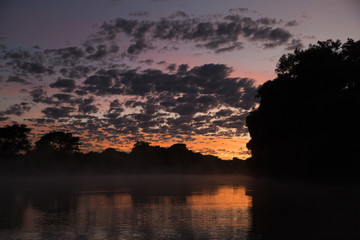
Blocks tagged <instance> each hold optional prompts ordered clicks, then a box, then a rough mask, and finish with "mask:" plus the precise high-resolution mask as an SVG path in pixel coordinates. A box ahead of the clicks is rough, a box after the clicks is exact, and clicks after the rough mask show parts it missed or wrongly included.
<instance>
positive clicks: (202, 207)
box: [0, 185, 252, 240]
mask: <svg viewBox="0 0 360 240" xmlns="http://www.w3.org/2000/svg"><path fill="white" fill-rule="evenodd" d="M181 188H184V186H181ZM189 189H190V191H189ZM189 189H188V186H186V187H185V190H184V189H180V190H179V191H175V192H173V193H172V194H163V192H156V191H155V192H149V193H144V191H136V189H135V190H134V189H133V188H131V187H129V188H122V189H120V190H119V189H110V190H106V191H88V190H83V189H81V190H80V189H75V190H74V189H73V190H71V191H66V192H65V193H64V192H61V191H60V192H56V191H55V192H50V193H47V192H36V191H34V192H23V193H21V194H20V193H19V192H17V193H15V195H14V196H13V197H15V198H21V199H22V201H23V202H20V203H19V206H20V208H18V210H20V209H22V213H21V214H20V215H19V216H18V217H21V221H20V222H19V224H17V225H16V226H15V225H14V226H9V227H8V228H3V227H0V238H1V239H3V238H4V237H5V238H6V239H79V240H80V239H81V240H90V239H204V238H205V239H232V238H240V239H247V234H248V231H249V230H250V228H251V213H250V208H251V204H252V203H251V202H252V199H251V196H248V195H246V190H245V187H242V186H233V185H226V186H221V185H219V186H211V187H210V186H201V187H197V188H191V187H190V188H189ZM0 215H1V212H0ZM2 217H4V215H2ZM5 217H6V216H5ZM8 217H10V218H11V216H8Z"/></svg>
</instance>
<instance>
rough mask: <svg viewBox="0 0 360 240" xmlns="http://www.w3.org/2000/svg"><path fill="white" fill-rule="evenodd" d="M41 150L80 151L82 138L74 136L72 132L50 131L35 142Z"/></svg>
mask: <svg viewBox="0 0 360 240" xmlns="http://www.w3.org/2000/svg"><path fill="white" fill-rule="evenodd" d="M35 145H36V149H37V150H38V151H40V152H61V153H69V154H70V153H74V152H77V151H79V146H80V138H79V137H73V136H72V133H64V132H59V131H57V132H55V131H54V132H49V133H47V134H45V135H44V136H42V137H41V138H40V140H39V141H37V142H36V143H35Z"/></svg>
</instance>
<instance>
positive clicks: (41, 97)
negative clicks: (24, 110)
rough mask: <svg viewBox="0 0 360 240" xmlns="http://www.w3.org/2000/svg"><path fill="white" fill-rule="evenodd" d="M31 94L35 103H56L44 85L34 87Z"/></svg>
mask: <svg viewBox="0 0 360 240" xmlns="http://www.w3.org/2000/svg"><path fill="white" fill-rule="evenodd" d="M29 94H30V97H31V100H32V101H33V102H35V103H46V104H53V103H54V101H53V99H52V98H50V97H48V96H47V92H46V90H45V89H44V87H43V86H38V87H34V88H32V89H31V91H30V92H29Z"/></svg>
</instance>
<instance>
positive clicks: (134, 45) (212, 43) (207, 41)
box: [95, 11, 297, 57]
mask: <svg viewBox="0 0 360 240" xmlns="http://www.w3.org/2000/svg"><path fill="white" fill-rule="evenodd" d="M231 12H233V11H231ZM177 17H180V18H177ZM281 22H282V20H280V19H275V18H268V17H262V18H258V19H253V18H250V17H243V16H241V15H238V14H231V15H227V16H225V17H224V18H223V19H222V20H212V19H206V18H205V17H189V16H188V15H187V14H186V13H183V12H177V13H176V14H175V15H174V14H173V15H171V16H169V17H167V18H161V19H160V20H155V21H153V20H152V21H150V20H136V19H124V18H118V19H116V20H114V21H109V22H105V23H104V24H103V25H102V27H101V30H100V31H99V32H98V33H97V34H96V36H97V37H96V38H95V39H97V40H99V39H103V41H110V40H111V41H113V40H115V39H116V38H117V37H118V36H120V35H121V34H125V35H127V36H128V37H129V39H130V42H131V43H130V45H129V46H128V47H127V49H126V54H127V55H128V56H129V57H134V56H137V55H139V54H141V53H143V52H145V51H148V50H154V49H157V48H158V45H156V44H155V43H156V41H157V40H160V41H166V42H167V43H170V44H171V43H173V44H174V43H179V42H183V43H192V44H194V46H195V47H198V48H206V49H209V50H213V51H214V52H216V53H222V52H226V51H235V50H241V49H242V48H243V46H242V41H240V40H245V39H246V40H248V41H253V42H260V43H262V46H263V48H265V49H266V48H273V47H277V46H281V45H286V43H288V42H289V41H290V40H291V39H292V37H293V35H292V33H291V32H289V31H288V30H286V29H284V28H281V27H279V26H277V25H278V24H279V23H281ZM296 23H297V22H294V21H289V22H288V23H287V26H290V25H293V24H296ZM168 48H169V47H168V46H166V47H165V48H162V49H168Z"/></svg>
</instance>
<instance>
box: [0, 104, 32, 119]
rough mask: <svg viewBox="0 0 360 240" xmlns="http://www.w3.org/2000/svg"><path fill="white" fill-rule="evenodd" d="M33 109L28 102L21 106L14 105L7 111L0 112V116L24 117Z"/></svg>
mask: <svg viewBox="0 0 360 240" xmlns="http://www.w3.org/2000/svg"><path fill="white" fill-rule="evenodd" d="M30 109H31V107H30V106H29V103H27V102H22V103H20V104H14V105H11V106H9V107H8V108H7V109H6V110H5V111H1V112H0V116H4V115H16V116H21V115H23V114H24V113H25V112H28V111H30Z"/></svg>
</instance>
